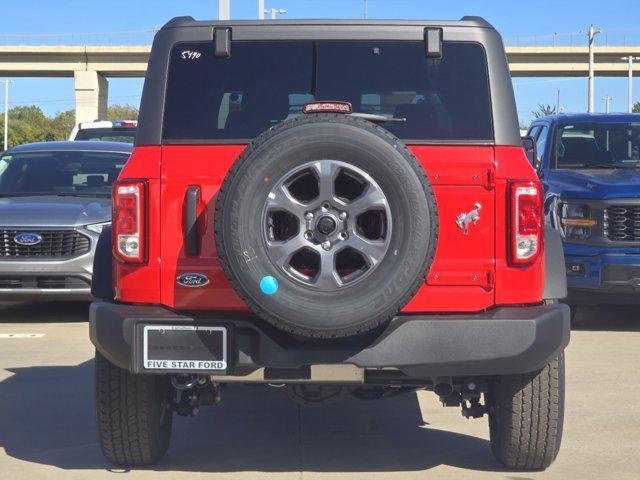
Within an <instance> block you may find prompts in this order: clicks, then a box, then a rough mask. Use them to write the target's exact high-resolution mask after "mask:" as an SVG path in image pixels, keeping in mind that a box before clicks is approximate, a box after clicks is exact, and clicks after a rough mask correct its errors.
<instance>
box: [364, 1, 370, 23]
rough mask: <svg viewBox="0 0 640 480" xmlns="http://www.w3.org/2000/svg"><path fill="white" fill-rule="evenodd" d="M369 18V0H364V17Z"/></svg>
mask: <svg viewBox="0 0 640 480" xmlns="http://www.w3.org/2000/svg"><path fill="white" fill-rule="evenodd" d="M368 18H369V0H364V19H365V20H367V19H368Z"/></svg>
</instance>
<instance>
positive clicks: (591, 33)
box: [588, 25, 602, 113]
mask: <svg viewBox="0 0 640 480" xmlns="http://www.w3.org/2000/svg"><path fill="white" fill-rule="evenodd" d="M598 33H602V30H596V29H594V28H593V25H589V95H588V96H589V109H588V112H589V113H593V82H594V76H595V75H594V65H593V63H594V62H593V40H594V38H595V36H596V35H597V34H598Z"/></svg>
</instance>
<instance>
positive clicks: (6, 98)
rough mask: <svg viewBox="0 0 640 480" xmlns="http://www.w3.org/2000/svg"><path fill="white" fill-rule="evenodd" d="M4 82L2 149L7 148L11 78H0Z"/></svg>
mask: <svg viewBox="0 0 640 480" xmlns="http://www.w3.org/2000/svg"><path fill="white" fill-rule="evenodd" d="M2 82H4V143H3V144H2V145H3V146H4V149H5V150H7V149H8V148H9V145H8V143H9V84H10V83H13V80H2Z"/></svg>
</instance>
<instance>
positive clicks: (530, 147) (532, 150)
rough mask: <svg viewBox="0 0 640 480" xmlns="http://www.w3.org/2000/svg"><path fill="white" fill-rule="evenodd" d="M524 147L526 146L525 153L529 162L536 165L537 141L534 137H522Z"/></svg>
mask: <svg viewBox="0 0 640 480" xmlns="http://www.w3.org/2000/svg"><path fill="white" fill-rule="evenodd" d="M521 140H522V148H524V153H525V154H526V155H527V159H528V160H529V163H530V164H531V165H532V166H534V167H535V164H536V141H535V140H534V139H533V137H530V136H528V137H522V138H521Z"/></svg>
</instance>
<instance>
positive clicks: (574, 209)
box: [559, 203, 597, 240]
mask: <svg viewBox="0 0 640 480" xmlns="http://www.w3.org/2000/svg"><path fill="white" fill-rule="evenodd" d="M559 214H560V215H559V216H560V226H561V229H560V231H561V233H562V236H563V237H564V238H566V239H567V240H571V239H573V240H584V239H586V238H589V237H590V236H591V228H592V227H595V226H596V225H597V222H596V221H595V220H594V219H593V218H591V208H590V207H589V206H588V205H584V204H580V203H561V204H560V211H559Z"/></svg>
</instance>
